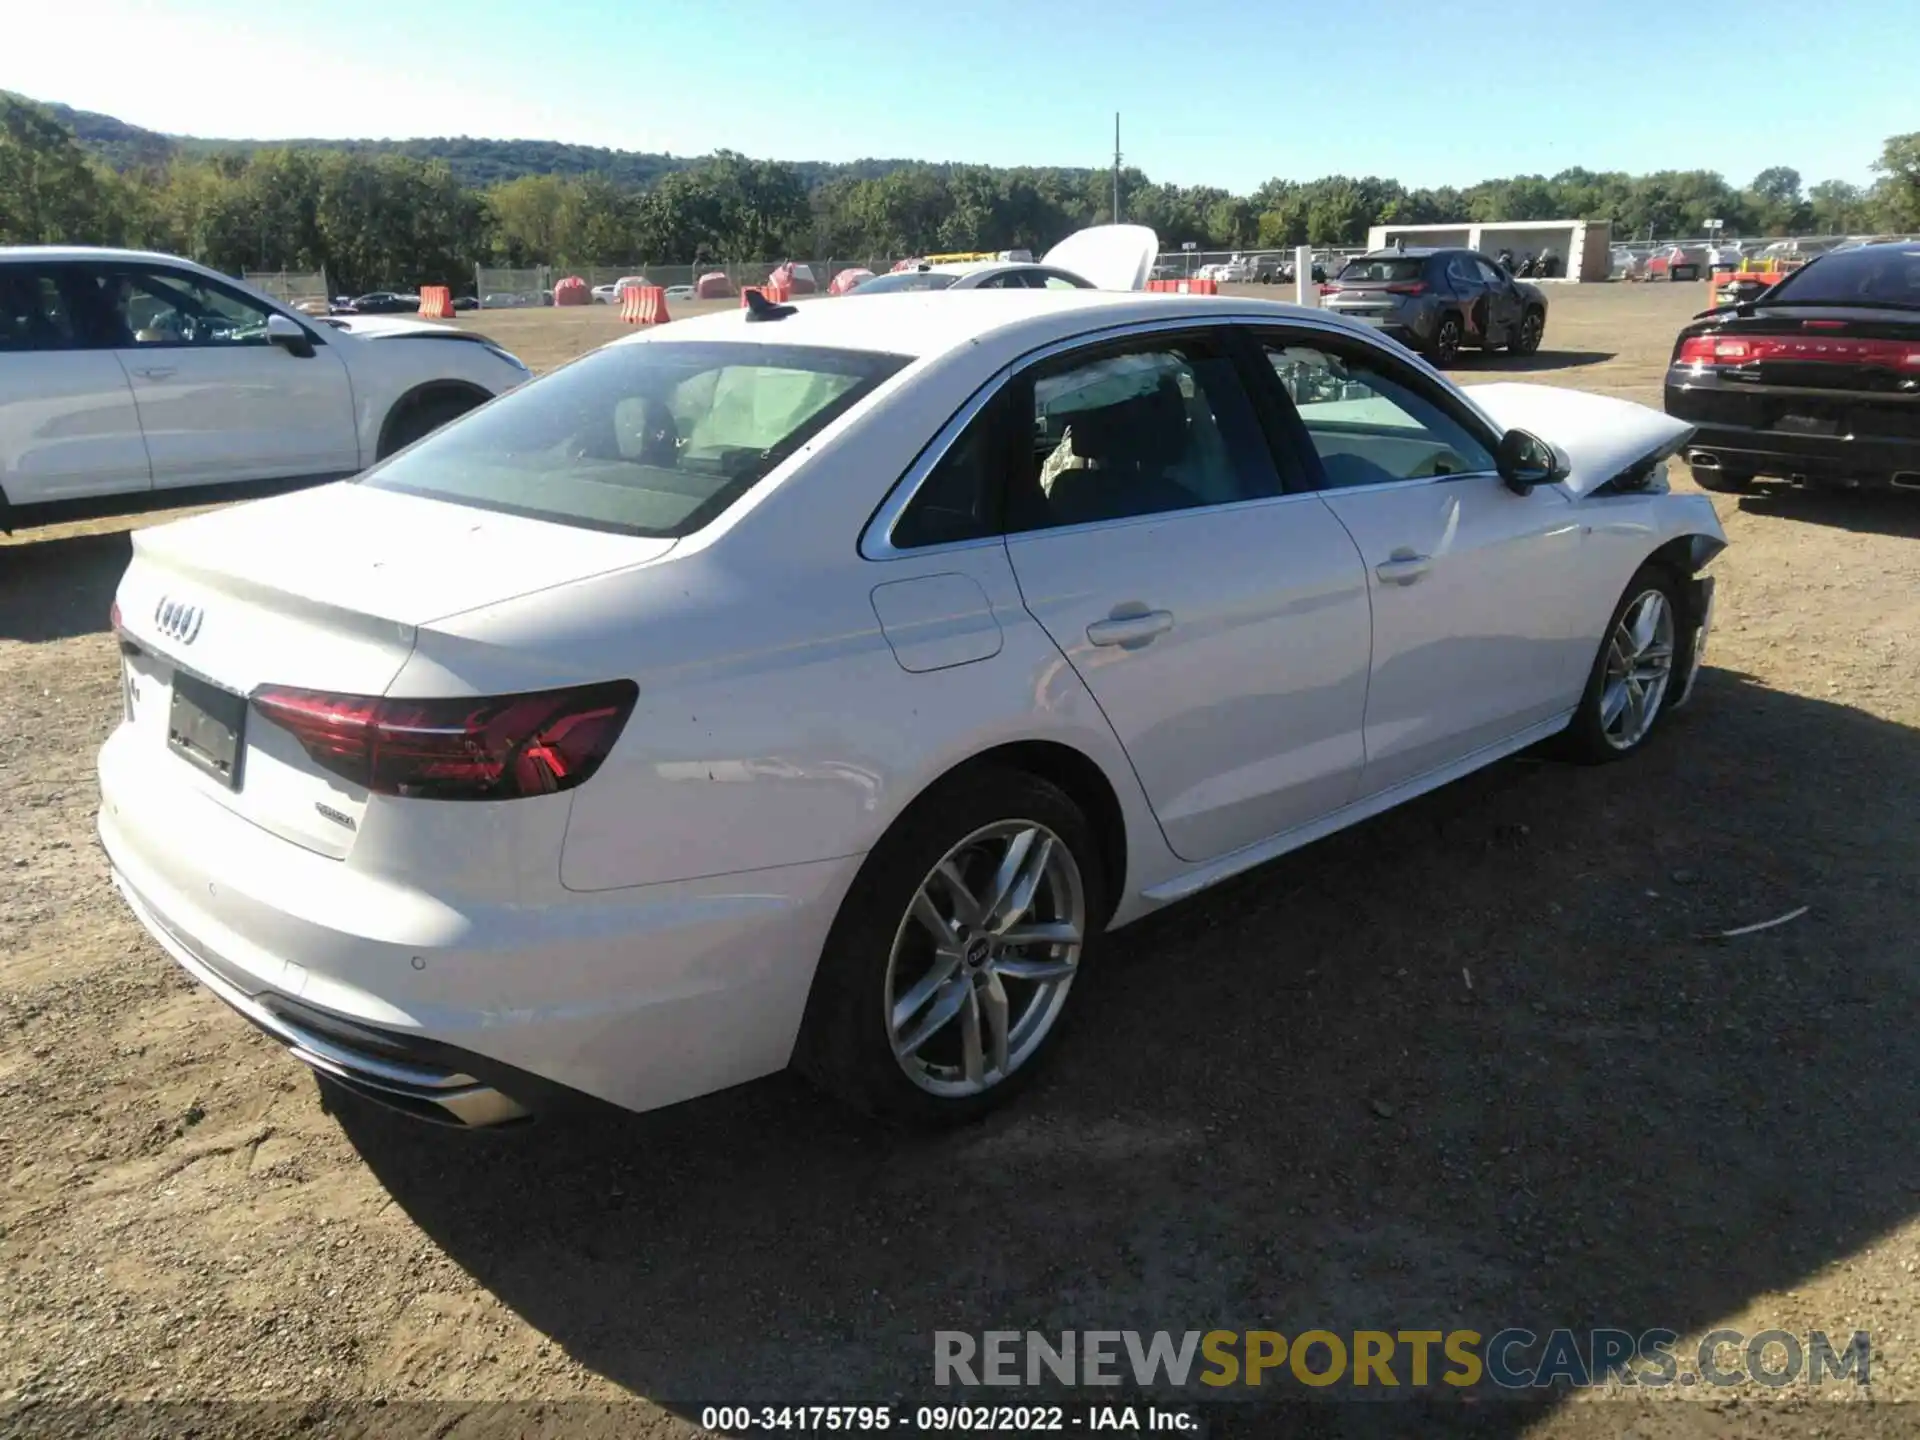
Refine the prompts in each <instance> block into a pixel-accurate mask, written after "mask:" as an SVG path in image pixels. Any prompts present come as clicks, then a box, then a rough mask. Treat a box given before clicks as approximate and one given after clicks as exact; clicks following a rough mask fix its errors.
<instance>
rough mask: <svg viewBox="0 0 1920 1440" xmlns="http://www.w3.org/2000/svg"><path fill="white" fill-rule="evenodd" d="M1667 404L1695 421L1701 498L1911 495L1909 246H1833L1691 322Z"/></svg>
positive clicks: (1913, 400) (1916, 394)
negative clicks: (1763, 493) (1767, 485)
mask: <svg viewBox="0 0 1920 1440" xmlns="http://www.w3.org/2000/svg"><path fill="white" fill-rule="evenodd" d="M1666 404H1667V413H1668V414H1669V415H1672V416H1673V417H1675V418H1676V419H1680V420H1686V421H1690V422H1691V423H1693V424H1694V425H1696V426H1698V427H1699V428H1698V430H1697V431H1696V432H1695V434H1694V437H1693V439H1692V441H1691V442H1690V444H1689V446H1688V450H1687V462H1688V464H1689V465H1691V466H1692V468H1693V476H1694V479H1696V480H1697V481H1699V482H1700V484H1701V485H1702V486H1704V487H1705V488H1706V489H1708V490H1720V491H1726V492H1731V493H1739V492H1741V491H1745V490H1748V489H1751V488H1752V486H1753V483H1754V480H1755V478H1756V477H1758V476H1766V477H1768V478H1771V479H1778V480H1785V481H1791V482H1793V483H1795V484H1802V485H1827V486H1842V487H1848V488H1853V487H1872V488H1885V487H1888V486H1891V487H1893V488H1896V489H1902V490H1920V243H1916V242H1913V241H1905V242H1896V243H1893V244H1885V245H1861V246H1857V247H1855V248H1854V249H1851V250H1839V251H1834V252H1833V253H1831V254H1827V255H1823V256H1821V257H1820V258H1818V259H1817V260H1814V261H1811V262H1810V263H1808V264H1807V265H1806V266H1805V267H1804V268H1802V269H1800V270H1796V271H1795V272H1794V273H1792V274H1791V275H1788V276H1787V277H1786V278H1785V279H1783V280H1782V281H1781V282H1780V283H1779V284H1778V285H1775V286H1774V287H1773V288H1772V289H1771V290H1767V291H1764V292H1762V293H1761V294H1760V295H1757V296H1755V297H1754V298H1753V299H1751V300H1748V301H1745V302H1743V303H1741V304H1738V305H1730V306H1724V307H1722V308H1720V309H1718V310H1709V311H1707V312H1706V313H1704V314H1701V315H1696V316H1695V317H1694V318H1693V320H1692V321H1691V322H1690V323H1689V324H1688V325H1687V327H1686V328H1685V329H1684V330H1682V331H1681V332H1680V338H1679V339H1678V340H1677V341H1676V342H1675V343H1674V347H1673V359H1672V360H1671V361H1670V362H1669V364H1668V366H1667V392H1666Z"/></svg>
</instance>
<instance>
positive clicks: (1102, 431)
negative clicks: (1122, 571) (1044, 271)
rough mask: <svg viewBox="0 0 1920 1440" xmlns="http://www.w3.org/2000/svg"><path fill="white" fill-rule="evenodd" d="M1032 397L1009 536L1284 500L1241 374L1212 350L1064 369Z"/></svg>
mask: <svg viewBox="0 0 1920 1440" xmlns="http://www.w3.org/2000/svg"><path fill="white" fill-rule="evenodd" d="M1023 388H1025V387H1023ZM1028 393H1029V394H1030V395H1031V400H1030V401H1029V402H1028V403H1029V404H1030V406H1031V409H1030V412H1029V417H1028V419H1029V423H1030V424H1031V427H1032V428H1031V430H1030V432H1029V433H1030V436H1031V446H1032V448H1031V450H1030V451H1029V452H1028V453H1027V454H1026V455H1023V456H1021V457H1019V461H1020V462H1022V463H1021V464H1020V465H1019V473H1018V474H1017V475H1016V477H1015V479H1014V482H1013V484H1012V487H1011V491H1010V493H1009V495H1008V497H1007V529H1008V531H1009V532H1014V531H1020V530H1042V529H1047V528H1050V527H1052V526H1056V525H1085V524H1091V523H1095V522H1099V521H1103V520H1123V519H1128V518H1131V517H1133V516H1138V515H1154V514H1162V513H1165V512H1169V511H1177V510H1190V509H1195V508H1198V507H1200V506H1205V505H1230V504H1233V503H1235V502H1237V501H1242V500H1255V499H1263V498H1265V497H1267V496H1270V495H1275V494H1278V493H1279V492H1280V481H1279V477H1278V476H1277V475H1276V474H1275V472H1274V469H1273V460H1272V454H1271V452H1270V451H1269V450H1268V448H1267V446H1266V444H1265V441H1264V439H1263V437H1262V436H1261V434H1260V430H1259V421H1258V420H1257V418H1256V417H1255V415H1254V412H1253V407H1252V405H1251V403H1250V402H1249V401H1248V399H1247V395H1246V392H1245V391H1244V390H1243V389H1242V388H1241V385H1240V380H1239V376H1238V374H1237V372H1236V370H1235V368H1234V365H1233V362H1232V361H1231V360H1230V359H1228V358H1227V357H1226V355H1224V354H1223V353H1221V352H1220V351H1219V350H1218V349H1217V348H1216V347H1215V346H1214V345H1213V344H1212V343H1211V342H1210V341H1206V340H1198V339H1196V340H1193V341H1185V340H1182V341H1176V342H1173V343H1171V344H1161V345H1156V346H1152V347H1149V348H1144V349H1139V350H1128V351H1123V352H1117V353H1108V354H1105V355H1102V356H1099V357H1097V358H1096V357H1086V358H1078V357H1067V358H1064V359H1062V360H1058V361H1054V362H1050V363H1049V364H1048V365H1046V366H1044V367H1041V368H1040V369H1038V370H1037V371H1036V372H1035V373H1034V375H1033V379H1032V382H1031V388H1030V390H1029V391H1028Z"/></svg>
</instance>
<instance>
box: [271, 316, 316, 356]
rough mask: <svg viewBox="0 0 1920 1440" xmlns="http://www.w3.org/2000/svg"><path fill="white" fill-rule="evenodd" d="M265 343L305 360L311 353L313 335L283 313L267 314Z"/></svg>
mask: <svg viewBox="0 0 1920 1440" xmlns="http://www.w3.org/2000/svg"><path fill="white" fill-rule="evenodd" d="M267 343H268V344H270V345H278V346H279V347H280V348H281V349H282V350H284V351H286V352H287V353H288V354H289V355H297V356H298V357H299V358H300V359H302V360H305V359H307V358H308V357H309V356H311V355H312V354H313V337H312V336H310V335H308V334H307V332H306V331H305V330H303V329H301V327H300V325H299V323H298V322H297V321H294V320H291V319H289V318H288V317H287V316H285V315H269V316H267Z"/></svg>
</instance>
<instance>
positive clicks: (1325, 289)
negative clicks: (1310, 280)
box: [1320, 285, 1340, 295]
mask: <svg viewBox="0 0 1920 1440" xmlns="http://www.w3.org/2000/svg"><path fill="white" fill-rule="evenodd" d="M1320 293H1321V294H1322V295H1338V294H1339V293H1340V287H1339V286H1338V285H1322V286H1321V287H1320Z"/></svg>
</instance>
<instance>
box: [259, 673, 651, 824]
mask: <svg viewBox="0 0 1920 1440" xmlns="http://www.w3.org/2000/svg"><path fill="white" fill-rule="evenodd" d="M639 694H640V688H639V686H637V685H635V684H634V683H633V682H632V681H631V680H610V681H606V682H604V683H601V684H595V685H579V686H573V687H570V688H568V689H564V690H540V691H535V692H532V693H528V694H521V695H499V696H489V697H469V698H462V699H448V700H405V699H392V698H388V697H384V696H377V695H334V694H327V693H325V692H322V691H317V690H295V689H291V688H288V687H285V686H279V685H264V686H262V687H261V688H260V689H258V690H256V691H254V693H253V708H254V709H255V710H257V711H258V712H259V713H260V714H261V715H262V716H263V717H264V718H266V719H267V720H269V721H271V722H272V723H273V724H275V725H278V726H279V727H280V728H281V729H283V730H286V731H287V732H289V733H290V734H291V735H292V736H293V737H294V738H295V739H296V740H298V741H299V742H300V745H301V748H303V749H304V750H305V751H306V752H307V754H308V755H309V756H310V757H312V759H313V761H314V763H315V764H317V765H319V766H320V768H321V769H323V770H326V771H327V772H329V773H330V774H334V775H338V776H339V777H340V778H341V779H343V780H349V781H352V782H353V783H354V784H356V785H360V786H363V787H364V788H366V789H367V790H370V791H372V792H374V793H375V794H379V795H404V796H409V797H412V798H415V799H421V800H516V799H520V798H523V797H525V796H529V795H551V794H554V793H556V792H558V791H561V790H571V789H572V788H573V787H574V786H576V785H580V784H583V783H584V782H586V781H587V780H589V779H591V778H592V777H593V773H594V772H595V771H596V770H598V769H599V768H600V765H601V762H602V761H604V760H605V759H606V758H607V755H608V753H609V752H611V751H612V749H613V744H614V741H616V740H618V739H619V738H620V731H621V729H622V728H623V727H624V726H625V725H626V723H627V717H628V716H629V715H631V714H632V713H633V706H634V702H635V701H636V700H637V699H638V698H639Z"/></svg>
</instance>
